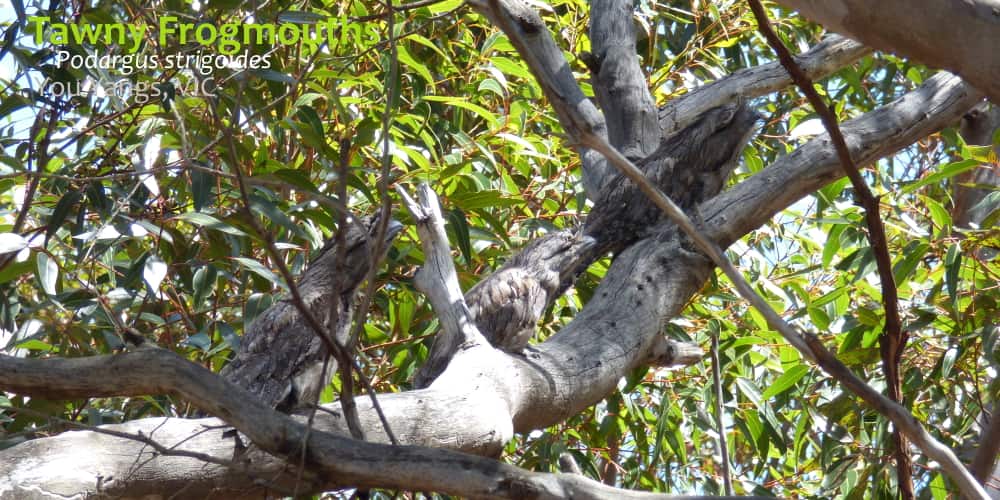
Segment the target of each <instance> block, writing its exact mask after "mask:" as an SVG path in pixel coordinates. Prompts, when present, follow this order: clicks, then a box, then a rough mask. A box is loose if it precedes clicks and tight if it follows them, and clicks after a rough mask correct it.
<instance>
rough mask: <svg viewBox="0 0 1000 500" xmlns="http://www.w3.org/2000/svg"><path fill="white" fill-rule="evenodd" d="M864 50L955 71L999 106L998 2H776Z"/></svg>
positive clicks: (846, 0)
mask: <svg viewBox="0 0 1000 500" xmlns="http://www.w3.org/2000/svg"><path fill="white" fill-rule="evenodd" d="M778 3H780V4H782V5H784V6H786V7H788V8H791V9H794V10H797V11H799V13H801V14H802V15H803V16H805V17H807V18H809V19H811V20H813V21H815V22H817V23H819V24H821V25H823V26H824V27H825V28H827V29H829V30H831V31H836V32H837V33H841V34H843V35H846V36H849V37H851V38H853V39H855V40H858V41H860V42H861V43H864V44H865V45H868V46H870V47H873V48H876V49H879V50H884V51H887V52H892V53H895V54H898V55H901V56H905V57H908V58H910V59H913V60H915V61H920V62H922V63H924V64H927V65H928V66H933V67H936V68H943V69H947V70H950V71H953V72H955V73H956V74H958V75H959V76H961V77H962V78H965V79H966V80H967V81H968V82H969V83H971V84H972V85H974V86H975V87H976V88H978V89H979V90H980V91H982V92H984V93H986V95H988V96H989V97H990V99H991V100H992V101H993V102H995V103H1000V51H997V50H996V46H997V40H1000V1H997V0H880V1H878V2H870V1H867V0H778Z"/></svg>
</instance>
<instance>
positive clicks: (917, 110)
mask: <svg viewBox="0 0 1000 500" xmlns="http://www.w3.org/2000/svg"><path fill="white" fill-rule="evenodd" d="M979 97H980V95H979V94H978V93H976V92H975V91H973V90H971V89H970V88H969V87H968V86H967V85H966V84H964V83H963V82H961V81H960V79H958V78H957V77H954V76H951V75H947V74H941V75H938V76H935V77H933V78H931V79H929V80H928V81H927V82H926V83H925V84H924V85H923V86H921V87H920V88H918V89H917V90H915V91H913V92H911V93H909V94H907V95H905V96H903V97H902V98H900V99H899V100H897V101H896V102H894V103H892V104H891V105H889V106H886V107H885V108H881V109H879V110H876V111H873V112H872V113H869V114H867V115H864V116H862V117H860V118H857V119H855V120H852V121H850V122H847V123H845V124H844V132H845V134H847V138H848V143H849V145H850V146H851V147H852V151H853V152H854V154H856V155H857V157H856V160H857V161H859V162H869V161H873V160H875V159H876V158H878V157H880V156H884V155H887V154H890V153H892V152H893V151H895V150H897V149H899V148H901V147H904V146H905V145H907V144H910V143H912V142H914V141H916V140H917V139H919V138H922V137H925V136H926V135H928V134H930V133H932V132H934V131H935V130H938V129H940V128H942V127H944V126H947V125H948V124H950V123H954V121H955V120H957V119H958V118H959V117H960V116H961V115H962V114H963V113H964V112H965V111H967V110H968V109H969V108H970V107H971V106H972V105H973V104H975V102H976V101H977V100H978V99H979ZM880 124H881V125H880ZM886 124H887V126H882V125H886ZM839 175H840V167H839V164H838V162H837V159H836V155H835V153H834V151H833V150H832V148H831V147H830V145H829V143H828V141H827V140H826V139H825V137H817V138H815V139H813V140H812V141H810V142H809V143H807V144H805V145H804V146H803V147H802V148H800V149H799V150H797V151H796V152H793V153H792V154H790V155H788V156H785V157H783V158H781V159H779V160H778V161H777V162H775V163H774V164H772V165H770V166H768V167H767V168H765V169H764V170H763V171H761V172H759V173H758V174H756V175H755V176H753V177H751V178H750V179H748V180H747V181H745V182H743V183H740V184H739V185H737V186H734V187H733V188H732V189H730V190H729V191H725V192H723V193H722V194H721V195H720V196H718V197H716V198H714V199H712V200H709V201H708V202H706V203H704V204H703V205H702V208H701V212H702V214H703V215H704V219H705V229H706V231H707V232H708V233H709V234H711V235H712V236H713V237H715V238H716V239H717V241H719V243H720V244H723V245H725V244H728V243H730V242H731V241H732V240H733V239H734V238H736V237H738V236H740V235H742V234H745V233H746V232H748V231H750V230H751V229H753V228H754V227H756V226H758V225H760V224H763V223H764V222H766V221H767V220H768V219H769V218H770V217H771V216H772V215H773V214H774V213H775V212H777V211H778V210H780V209H782V208H783V207H785V206H787V205H788V204H790V203H792V202H794V201H795V200H797V199H798V198H800V197H802V196H805V195H807V194H808V193H810V192H813V191H814V190H816V189H817V188H819V187H821V186H822V185H824V184H825V183H827V182H830V181H831V180H834V179H836V178H837V177H839ZM710 272H711V266H710V264H709V263H708V262H707V261H706V260H705V259H704V258H703V257H701V256H700V254H695V253H693V252H690V251H689V250H687V249H685V248H684V246H683V245H681V244H680V243H679V241H678V240H677V239H675V238H674V237H673V233H672V232H671V231H666V232H663V233H660V234H659V235H657V236H655V237H653V238H649V239H647V240H644V241H642V242H639V243H637V244H636V245H634V246H633V247H631V248H629V249H628V250H626V251H625V252H623V253H622V254H621V255H620V256H619V258H618V259H616V261H615V263H614V264H613V265H612V267H611V269H610V270H609V272H608V275H607V278H606V279H605V281H604V282H603V283H602V284H601V285H600V286H599V287H598V289H597V291H596V293H595V296H594V298H593V300H592V301H591V302H590V303H588V304H587V306H586V307H585V308H584V310H583V311H582V312H581V314H579V315H578V317H577V318H575V319H574V320H573V322H571V323H570V324H569V325H568V326H567V327H566V328H564V329H563V330H561V331H560V332H559V333H557V334H556V335H554V336H553V337H550V338H549V339H548V340H547V341H546V342H544V343H542V344H539V345H538V346H536V348H535V349H534V350H533V351H531V352H529V353H528V354H527V355H526V356H514V355H508V354H504V353H502V352H501V351H497V350H493V349H488V350H482V351H478V352H477V353H468V352H464V353H462V354H460V355H459V356H457V357H456V358H455V360H454V361H453V362H452V363H451V364H450V365H449V366H448V368H447V370H445V372H444V373H443V374H442V376H441V377H439V378H438V380H437V381H436V382H435V383H434V384H433V385H432V386H431V387H430V388H428V389H424V390H419V391H409V392H403V393H396V394H383V395H380V396H379V401H380V403H381V404H382V406H383V408H384V409H385V411H386V413H387V417H388V418H389V420H390V422H391V424H392V426H393V431H394V432H396V434H397V436H398V437H399V439H400V441H401V442H403V443H407V444H419V445H425V446H433V447H438V448H448V449H453V450H463V451H467V452H472V453H476V454H481V455H488V456H489V455H494V454H496V453H497V452H498V451H499V450H500V449H501V448H502V446H503V444H504V443H505V442H506V440H507V439H509V438H510V437H511V435H512V433H513V432H528V431H531V430H533V429H538V428H544V427H547V426H549V425H552V424H555V423H558V422H560V421H562V420H564V419H565V418H567V417H570V416H572V415H575V414H576V413H578V412H579V411H581V410H583V409H584V408H586V407H588V406H589V405H591V404H593V403H595V402H597V401H599V400H601V399H602V398H604V397H605V396H606V395H607V394H608V392H609V391H611V390H613V389H614V388H615V386H616V384H617V382H618V380H619V379H620V378H621V377H622V376H624V375H625V374H626V373H628V372H629V371H630V370H631V369H632V368H634V367H635V366H638V365H639V364H640V363H644V362H647V361H648V358H647V356H648V355H649V353H650V351H652V350H653V348H654V346H656V345H657V344H658V341H657V339H659V338H662V337H660V335H659V331H660V328H661V326H662V324H663V321H666V320H667V319H668V318H670V317H672V316H674V315H676V314H677V313H678V312H679V311H680V309H681V308H682V307H683V306H684V304H686V302H687V301H688V300H689V299H690V297H691V296H692V295H693V294H694V293H696V292H697V290H698V289H700V287H701V285H702V283H703V282H704V280H705V279H706V278H707V276H708V275H709V273H710ZM67 361H70V360H67ZM73 361H76V360H73ZM85 361H86V359H84V360H80V361H79V362H85ZM0 362H6V361H5V360H4V359H3V358H0ZM142 366H144V367H145V369H146V370H148V367H149V363H143V364H142ZM0 369H3V370H7V368H6V367H0ZM5 373H7V372H5ZM87 373H88V371H86V370H85V369H84V368H83V367H81V368H80V371H79V374H77V375H68V374H67V375H62V376H61V378H59V379H57V380H56V381H54V382H53V383H59V382H62V383H69V382H73V381H74V377H77V378H79V377H82V376H83V375H86V374H87ZM102 381H106V379H104V380H102ZM149 382H150V383H153V382H156V383H157V384H160V385H158V386H156V387H151V388H149V389H150V391H151V392H146V393H154V392H156V391H153V389H157V390H159V391H162V392H170V391H171V390H172V389H171V387H172V385H171V384H172V383H174V382H175V381H174V380H168V379H163V380H156V381H149ZM201 382H204V381H201ZM9 384H10V380H9V378H7V377H5V378H3V379H0V389H3V390H13V388H12V387H10V385H9ZM115 389H116V388H114V387H112V388H106V390H109V391H111V392H110V393H114V390H115ZM88 393H90V394H91V395H93V396H100V395H101V394H98V393H96V392H94V391H88ZM105 394H108V393H107V392H106V393H105ZM214 397H215V396H214V395H211V394H210V395H206V396H205V398H207V399H211V398H214ZM358 405H359V408H358V413H359V415H360V417H361V420H362V423H363V424H364V425H365V427H366V432H365V434H366V436H368V437H369V438H370V439H372V440H373V441H376V442H384V441H385V435H384V433H381V432H380V424H379V421H378V418H377V416H376V415H375V414H374V412H373V411H372V409H371V407H370V405H368V404H367V400H365V399H359V401H358ZM327 408H329V409H330V410H332V411H333V412H335V414H326V413H320V414H319V415H318V420H317V423H316V428H317V429H318V430H328V431H334V432H339V433H341V434H346V426H345V425H344V424H343V421H342V418H341V417H340V416H339V415H338V414H336V412H337V411H338V410H339V409H338V407H337V405H336V404H332V405H327ZM216 411H219V412H220V413H219V414H222V415H226V413H225V412H224V411H223V410H221V409H218V408H217V409H216ZM456 412H457V413H456ZM227 420H228V418H227ZM209 422H215V423H218V420H214V419H207V420H204V421H202V422H196V423H192V422H190V421H184V420H181V419H172V420H168V421H167V422H166V423H164V420H163V419H143V420H139V421H134V422H130V423H129V424H128V426H129V429H131V430H133V431H137V430H140V429H141V430H143V432H145V433H146V434H149V433H154V435H156V436H158V437H159V436H163V439H162V442H163V444H165V445H173V444H177V445H178V448H179V449H189V450H193V451H200V452H204V453H208V454H211V455H213V456H216V457H218V458H221V459H231V458H232V457H233V454H234V451H235V450H234V442H233V441H232V440H230V439H223V438H222V437H221V430H213V431H208V432H209V436H208V437H207V438H206V439H208V441H205V440H203V439H196V440H192V441H187V442H182V441H183V440H184V439H185V438H186V437H188V436H189V435H191V434H193V433H194V432H195V429H198V428H199V424H201V423H206V424H207V423H209ZM230 423H233V422H232V421H230ZM234 425H235V424H234ZM254 425H257V423H256V422H250V423H246V422H244V423H241V424H240V425H238V427H241V426H248V427H253V426H254ZM241 430H244V429H241ZM167 433H170V435H171V436H173V437H171V438H167V437H166V436H165V434H167ZM116 441H117V442H116V444H115V446H114V447H111V446H110V444H108V443H110V441H108V440H107V438H105V437H100V436H98V435H96V434H94V433H93V432H88V431H77V432H66V433H63V434H61V435H58V436H54V437H51V438H43V439H37V440H33V441H29V442H26V443H24V444H21V445H18V446H15V447H13V448H10V449H7V450H3V451H0V472H2V474H0V497H3V496H4V495H7V498H22V496H21V495H28V494H33V493H38V492H44V491H45V488H46V487H47V485H48V484H49V483H48V481H47V480H45V478H43V477H40V476H39V475H38V473H37V472H38V471H39V470H41V469H39V468H38V467H39V465H38V464H39V463H43V462H44V463H48V462H51V463H61V464H69V463H74V464H79V465H77V466H76V468H75V470H74V472H76V473H77V474H75V475H74V476H73V477H72V478H67V480H71V482H70V483H67V484H63V485H61V486H62V487H63V488H66V490H62V491H68V490H69V489H73V488H75V489H76V490H75V491H94V489H95V488H96V485H97V482H98V478H99V477H101V478H107V477H114V478H118V481H120V482H119V483H117V484H116V485H115V486H116V487H117V488H120V489H113V490H111V491H112V492H118V493H122V494H124V493H126V492H132V491H146V490H131V489H130V488H131V487H132V486H133V484H132V483H130V481H138V479H134V478H146V479H145V481H147V482H144V483H143V484H146V485H147V486H148V487H152V486H151V485H155V484H156V482H155V481H157V480H163V481H168V480H170V478H174V479H176V480H179V478H181V477H186V478H187V480H188V481H189V483H188V486H187V488H188V489H187V490H186V491H190V492H192V495H197V494H198V493H199V492H200V493H208V492H211V491H213V490H216V491H229V490H227V488H246V484H247V479H246V476H245V475H242V474H236V475H234V474H233V473H232V472H229V471H227V470H226V468H224V467H221V466H215V465H206V464H204V463H203V462H201V461H199V460H196V459H193V458H179V457H162V456H159V457H152V456H149V455H148V449H147V455H146V456H149V458H150V460H149V461H142V460H136V457H137V456H140V453H142V452H143V450H144V449H146V447H145V446H144V445H142V444H140V443H136V442H131V441H123V440H120V439H116ZM80 442H87V443H92V444H93V445H92V446H90V447H88V448H87V449H86V454H85V455H83V456H82V457H81V455H82V454H81V446H80V444H79V443H80ZM344 443H345V446H354V445H353V444H350V443H354V442H353V441H344ZM29 457H30V459H29ZM81 458H85V459H86V460H85V461H83V462H81ZM268 464H269V463H268V462H267V461H266V460H264V461H262V460H255V461H252V462H251V464H250V465H251V466H252V467H253V469H251V472H254V473H259V475H264V476H266V477H272V476H271V475H270V474H273V473H275V471H276V470H278V469H277V468H278V465H276V464H275V463H271V468H268ZM386 467H387V468H386V469H385V470H383V471H381V472H380V474H376V476H377V478H372V477H371V476H369V479H368V481H371V482H366V484H371V485H379V484H381V485H383V486H385V485H387V484H395V480H396V479H398V475H397V472H398V471H396V470H395V469H393V468H392V467H389V466H388V465H386ZM195 469H197V470H199V471H201V472H199V475H196V476H193V477H192V476H191V475H190V474H187V472H188V471H191V470H195ZM424 472H425V473H426V472H427V471H424ZM287 477H288V476H284V478H285V479H287ZM345 477H346V476H345ZM5 478H6V479H5ZM157 478H159V479H157ZM378 478H381V479H380V480H377V479H378ZM329 480H330V478H327V481H320V482H325V483H326V484H325V485H324V486H322V487H317V488H318V489H313V490H312V491H320V490H321V489H322V488H328V487H330V484H329ZM380 481H381V482H380ZM162 484H169V483H162ZM284 484H287V483H284ZM311 484H312V483H311ZM14 488H17V489H14Z"/></svg>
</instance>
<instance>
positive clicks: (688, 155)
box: [584, 102, 760, 253]
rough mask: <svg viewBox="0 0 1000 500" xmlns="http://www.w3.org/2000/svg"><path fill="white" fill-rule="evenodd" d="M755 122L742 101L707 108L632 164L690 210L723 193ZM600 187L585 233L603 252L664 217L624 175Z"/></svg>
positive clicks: (628, 241)
mask: <svg viewBox="0 0 1000 500" xmlns="http://www.w3.org/2000/svg"><path fill="white" fill-rule="evenodd" d="M759 119H760V118H759V117H758V116H757V114H756V113H754V112H753V111H752V110H751V109H750V108H749V107H747V106H746V104H745V103H742V102H734V103H729V104H724V105H722V106H718V107H715V108H712V109H709V110H708V111H706V112H705V113H703V114H702V115H701V116H700V117H698V119H697V120H695V121H694V122H693V123H691V124H690V125H688V126H686V127H684V128H683V129H681V130H679V131H677V132H675V133H674V134H671V135H669V136H667V137H665V138H663V139H662V140H661V142H660V145H659V147H657V149H656V150H655V151H654V152H653V153H652V154H650V155H649V156H647V157H646V158H643V159H642V160H640V161H639V162H638V164H637V165H636V166H637V167H639V169H640V170H642V171H643V173H645V174H646V177H647V178H649V180H650V181H651V182H652V183H653V184H654V185H655V186H656V187H658V188H660V190H661V191H663V193H664V194H666V195H667V196H668V197H669V198H670V199H671V200H672V201H673V202H674V203H676V204H677V205H678V206H679V207H680V208H681V209H689V208H691V207H692V206H695V205H697V204H698V203H701V202H702V201H704V200H707V199H709V198H711V197H713V196H715V195H716V194H718V193H719V191H721V190H722V188H723V187H724V186H725V183H726V180H727V179H728V178H729V174H731V173H732V171H733V169H734V168H736V165H737V164H738V163H739V157H740V153H741V152H742V150H743V146H744V145H746V143H747V141H748V140H749V139H750V136H751V135H752V133H753V131H754V127H755V125H756V123H757V121H758V120H759ZM603 186H604V188H603V189H602V190H601V192H600V193H599V194H598V196H597V199H596V200H595V202H594V208H593V209H592V210H591V211H590V214H589V215H588V216H587V221H586V223H585V224H584V233H585V234H587V235H590V236H592V237H594V238H595V239H596V240H597V242H598V243H597V244H598V248H599V249H600V251H601V252H602V253H603V252H608V251H611V252H619V251H621V250H622V249H624V248H625V247H627V246H629V245H630V244H632V243H634V242H635V241H638V240H639V239H641V238H643V237H645V236H647V235H648V234H649V230H650V229H652V228H653V227H655V225H656V222H658V221H659V220H661V218H662V217H663V214H662V212H661V210H660V208H659V207H657V206H656V205H654V204H653V202H652V201H650V200H649V199H648V198H647V196H646V195H645V194H644V193H643V192H642V191H641V190H640V189H639V186H637V185H636V184H635V183H634V182H632V181H631V180H630V179H628V178H627V177H625V174H622V173H618V174H615V175H614V177H612V179H611V180H610V181H608V182H605V183H603Z"/></svg>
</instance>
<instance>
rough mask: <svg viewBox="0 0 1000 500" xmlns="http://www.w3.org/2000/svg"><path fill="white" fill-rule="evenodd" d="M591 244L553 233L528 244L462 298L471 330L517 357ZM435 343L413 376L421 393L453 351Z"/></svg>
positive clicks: (585, 239) (442, 342)
mask: <svg viewBox="0 0 1000 500" xmlns="http://www.w3.org/2000/svg"><path fill="white" fill-rule="evenodd" d="M593 248H594V240H593V238H590V237H588V236H583V235H581V234H579V233H578V232H573V231H568V230H564V231H558V232H555V233H550V234H548V235H546V236H544V237H541V238H538V239H536V240H534V241H532V242H531V243H530V244H528V246H526V247H525V248H524V249H523V250H521V252H520V253H518V254H517V255H516V256H514V257H513V258H511V259H510V260H509V261H507V262H506V263H505V264H504V265H503V266H502V267H501V268H500V269H498V270H497V271H496V272H494V273H493V274H491V275H490V276H489V277H487V278H486V279H484V280H482V281H480V282H479V283H477V284H476V286H474V287H472V289H470V290H469V291H468V293H466V294H465V301H466V304H468V305H469V311H470V312H471V313H472V319H473V320H474V321H475V322H476V327H478V328H479V331H480V332H481V333H482V334H483V336H484V337H486V340H488V341H489V342H490V344H491V345H493V346H494V347H497V348H499V349H502V350H504V351H507V352H513V353H517V352H521V351H522V350H523V349H524V348H525V346H527V345H528V341H529V340H531V336H532V334H533V333H534V331H535V327H536V326H537V324H538V320H539V319H541V317H542V314H544V313H545V309H546V308H548V306H549V304H551V303H552V301H554V300H555V298H556V297H558V296H559V294H561V293H562V292H563V291H565V289H566V288H567V287H568V286H569V285H570V284H571V283H572V277H574V276H575V275H576V274H578V273H579V272H580V271H581V270H582V269H581V268H582V267H585V266H586V264H587V263H588V262H590V258H591V255H592V250H593ZM449 341H455V340H454V339H446V338H445V337H444V336H438V337H435V339H434V345H433V346H432V347H431V353H430V355H429V356H428V358H427V362H426V363H424V365H423V366H421V367H420V370H419V371H418V372H417V374H416V375H415V376H414V379H413V383H414V385H415V386H416V387H418V388H420V387H426V386H428V385H430V383H431V382H432V381H433V380H434V379H435V378H437V376H438V375H440V373H441V372H442V371H444V368H445V367H446V366H447V364H448V361H449V360H450V359H451V355H452V354H453V353H454V350H455V349H456V348H457V347H458V346H457V345H446V344H447V342H449Z"/></svg>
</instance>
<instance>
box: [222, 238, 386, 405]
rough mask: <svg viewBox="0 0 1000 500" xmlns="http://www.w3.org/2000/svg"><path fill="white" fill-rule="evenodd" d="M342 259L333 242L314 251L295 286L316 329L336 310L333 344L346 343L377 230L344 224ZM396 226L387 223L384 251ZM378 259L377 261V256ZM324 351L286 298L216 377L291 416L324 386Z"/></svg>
mask: <svg viewBox="0 0 1000 500" xmlns="http://www.w3.org/2000/svg"><path fill="white" fill-rule="evenodd" d="M347 226H348V227H347V232H346V234H345V235H344V244H345V247H346V251H345V252H344V259H343V261H342V262H340V264H339V265H335V264H336V262H335V261H336V258H337V248H336V245H335V244H334V243H335V242H336V238H334V239H332V240H330V242H329V243H327V245H326V246H325V247H324V248H323V249H322V250H321V251H320V255H319V256H318V257H316V258H315V259H314V260H313V261H312V262H311V263H310V264H309V266H308V268H307V269H306V271H305V273H304V274H303V276H302V278H301V279H300V280H299V283H298V291H299V294H300V296H301V297H302V301H303V302H304V303H305V305H306V307H307V308H308V309H309V311H310V312H311V314H312V315H313V317H315V318H316V319H317V321H319V322H320V324H321V325H323V326H325V327H327V328H329V325H328V322H329V318H330V313H331V309H332V307H333V306H335V307H336V309H337V318H338V321H337V325H336V327H335V329H334V330H335V332H336V337H337V340H338V341H340V342H341V343H343V342H344V340H345V339H346V337H347V332H348V330H349V328H350V325H351V313H352V309H353V308H352V307H351V306H352V302H353V298H354V292H355V291H356V290H357V287H358V285H360V284H361V282H362V281H363V280H364V278H365V276H366V275H367V273H368V270H369V269H370V268H371V265H372V261H373V260H375V261H377V260H380V259H373V256H372V252H373V251H374V248H373V247H374V244H373V241H372V240H373V239H374V237H375V232H376V231H377V224H376V223H375V222H374V221H372V220H370V219H363V220H361V221H360V222H357V223H348V224H347ZM400 229H402V226H401V225H400V224H399V223H398V222H396V221H390V225H389V230H388V232H387V234H386V240H387V241H386V244H385V245H383V247H384V249H388V247H389V243H390V242H391V241H392V239H393V238H394V237H395V236H396V234H398V233H399V231H400ZM379 257H381V256H379ZM325 355H326V348H325V347H324V345H323V342H322V341H321V340H320V339H319V338H318V337H317V336H316V333H315V332H314V331H313V329H312V328H311V327H310V326H309V325H308V324H307V323H306V320H305V318H304V317H303V315H302V313H301V312H300V311H299V309H298V307H296V305H295V304H294V302H293V301H292V299H291V298H290V297H286V298H283V299H281V300H279V301H278V302H275V303H274V305H272V306H271V307H269V308H268V309H267V310H266V311H264V312H263V313H261V315H260V316H258V317H257V318H256V319H255V320H254V321H253V323H251V324H250V325H249V326H248V327H247V329H246V332H245V333H244V334H243V339H242V342H241V343H240V349H239V352H237V353H236V356H235V357H234V358H233V359H232V361H230V362H229V364H228V365H226V366H225V368H223V369H222V372H221V374H222V376H223V377H225V378H226V379H228V380H229V381H231V382H233V383H235V384H237V385H239V386H241V387H243V388H245V389H247V390H249V391H250V392H252V393H254V394H256V395H257V396H258V397H259V398H260V399H261V400H262V401H264V403H266V404H268V405H270V406H273V407H275V408H277V409H279V410H281V411H285V412H291V411H294V410H297V409H300V408H303V407H306V406H308V405H311V404H312V403H313V402H314V401H316V397H317V396H318V395H319V392H320V391H322V390H323V387H324V386H325V385H326V384H327V383H328V382H329V380H330V376H331V374H332V371H333V369H335V367H336V366H337V364H336V361H335V360H333V359H331V360H330V363H329V364H328V366H327V371H326V372H325V373H324V371H323V359H324V357H325Z"/></svg>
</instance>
